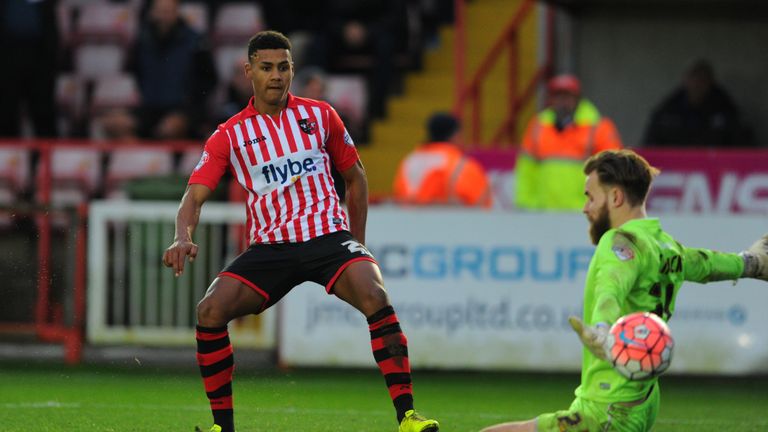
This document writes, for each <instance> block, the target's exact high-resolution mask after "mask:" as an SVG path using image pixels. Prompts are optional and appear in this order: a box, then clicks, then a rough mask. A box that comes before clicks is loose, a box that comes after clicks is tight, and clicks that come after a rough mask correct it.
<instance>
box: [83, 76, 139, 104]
mask: <svg viewBox="0 0 768 432" xmlns="http://www.w3.org/2000/svg"><path fill="white" fill-rule="evenodd" d="M139 99H140V96H139V89H138V85H137V84H136V79H135V78H134V77H133V76H132V75H127V74H115V75H109V76H103V77H100V78H99V79H97V80H96V83H95V85H94V89H93V96H92V98H91V111H92V112H99V111H102V110H104V109H108V108H133V107H136V106H137V105H138V104H139Z"/></svg>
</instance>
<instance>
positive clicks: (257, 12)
mask: <svg viewBox="0 0 768 432" xmlns="http://www.w3.org/2000/svg"><path fill="white" fill-rule="evenodd" d="M264 28H265V25H264V18H263V14H262V11H261V8H260V7H259V5H257V4H254V3H227V4H222V5H221V7H220V9H219V11H218V12H217V13H216V21H215V23H214V25H213V38H214V41H215V42H216V43H217V44H222V43H240V44H242V43H243V41H247V40H248V38H250V37H251V36H253V35H254V34H255V33H257V32H259V31H261V30H264Z"/></svg>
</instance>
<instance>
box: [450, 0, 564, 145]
mask: <svg viewBox="0 0 768 432" xmlns="http://www.w3.org/2000/svg"><path fill="white" fill-rule="evenodd" d="M465 1H466V0H455V3H454V4H455V6H454V7H455V16H456V18H455V26H456V32H455V37H456V40H455V44H454V48H455V59H454V60H455V68H454V73H455V82H456V84H455V85H456V87H455V93H454V95H455V105H454V108H453V111H454V113H455V114H456V115H457V116H458V117H459V118H462V117H463V115H462V114H463V113H464V110H465V107H466V105H467V104H471V108H472V109H471V116H470V121H469V131H470V141H471V142H470V143H469V144H470V146H483V143H482V133H481V132H482V130H483V112H482V102H483V101H482V86H483V83H484V82H485V81H486V79H487V78H488V74H489V73H490V71H491V69H492V68H493V67H494V66H495V65H496V63H497V62H498V61H499V59H500V58H501V57H502V55H503V53H504V49H505V48H508V55H507V60H508V62H509V72H508V75H507V100H508V101H509V103H508V104H507V113H506V115H505V117H504V119H503V121H502V122H501V124H500V125H499V126H498V127H497V128H496V130H495V131H494V133H493V134H492V137H491V140H490V144H491V146H492V147H499V146H501V143H502V141H503V140H504V139H505V138H507V140H508V141H509V142H514V141H515V129H516V125H517V123H518V116H519V113H520V111H521V110H522V108H523V107H524V106H525V104H526V103H528V102H529V101H530V100H531V99H532V98H533V96H534V95H535V93H536V89H537V86H538V84H539V83H540V82H541V81H542V80H543V79H544V78H546V76H547V75H548V74H549V73H550V71H551V69H552V58H553V42H552V41H553V37H552V29H553V23H554V12H553V10H552V8H551V7H550V6H547V9H546V19H545V25H546V29H545V31H544V34H545V39H546V40H545V41H543V43H544V44H545V58H544V61H543V63H542V64H539V65H538V66H537V68H536V70H535V72H534V73H533V75H532V76H531V77H530V79H529V80H528V81H527V83H526V84H525V86H524V87H523V90H522V92H519V93H518V81H519V79H520V76H519V70H520V55H519V44H520V27H521V26H522V24H523V22H524V21H525V19H526V18H528V16H529V15H530V14H531V13H532V12H533V10H534V9H533V8H534V6H535V5H536V3H537V2H536V0H523V1H522V2H521V3H520V6H519V7H518V9H517V11H515V13H514V15H513V16H512V19H511V20H510V22H509V23H508V24H507V25H506V26H505V27H504V30H503V31H502V32H501V34H500V35H499V36H498V38H497V39H496V41H495V42H494V43H493V45H492V47H491V49H490V50H489V51H488V54H486V56H485V57H484V58H483V60H482V62H481V63H480V66H479V67H478V68H477V70H476V71H475V73H474V75H473V76H472V78H471V79H470V80H469V82H467V83H466V84H465V81H464V72H465V68H466V64H465V63H466V57H465V53H466V32H467V28H466V7H465Z"/></svg>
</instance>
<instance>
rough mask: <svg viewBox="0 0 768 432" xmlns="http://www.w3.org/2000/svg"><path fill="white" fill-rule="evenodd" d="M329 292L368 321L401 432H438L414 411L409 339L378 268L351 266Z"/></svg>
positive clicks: (433, 423)
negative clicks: (402, 328)
mask: <svg viewBox="0 0 768 432" xmlns="http://www.w3.org/2000/svg"><path fill="white" fill-rule="evenodd" d="M331 292H332V293H333V294H335V295H336V296H337V297H339V298H340V299H342V300H344V301H345V302H347V303H349V304H350V305H352V306H353V307H355V308H356V309H357V310H359V311H360V312H362V313H363V314H364V315H365V317H366V318H367V320H368V329H369V330H370V333H371V348H372V350H373V357H374V358H375V359H376V363H377V364H378V366H379V369H380V370H381V373H382V374H383V375H384V379H385V381H386V383H387V387H388V389H389V395H390V397H391V398H392V403H393V404H394V406H395V410H396V412H397V421H398V422H399V423H400V430H401V431H403V432H410V431H437V430H438V426H439V425H438V423H437V422H436V421H434V420H428V419H426V418H423V417H421V416H420V415H418V414H417V413H416V412H415V411H414V410H413V390H412V384H411V367H410V363H409V361H408V339H407V338H406V337H405V334H403V332H402V330H401V329H400V323H399V322H398V320H397V315H396V314H395V310H394V308H393V307H392V305H391V304H390V303H389V298H388V296H387V293H386V291H384V283H383V280H382V277H381V272H380V271H379V268H378V266H376V264H374V263H373V262H371V261H367V260H357V261H354V262H352V263H351V264H349V265H348V266H347V267H346V268H345V269H344V270H343V272H342V273H341V275H340V276H339V277H338V279H337V280H336V282H335V284H334V285H333V287H332V289H331Z"/></svg>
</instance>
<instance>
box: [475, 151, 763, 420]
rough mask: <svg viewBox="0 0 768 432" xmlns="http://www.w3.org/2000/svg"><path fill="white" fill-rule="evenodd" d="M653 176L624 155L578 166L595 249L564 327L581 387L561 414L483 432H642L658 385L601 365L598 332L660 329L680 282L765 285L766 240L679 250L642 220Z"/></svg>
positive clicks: (602, 343)
mask: <svg viewBox="0 0 768 432" xmlns="http://www.w3.org/2000/svg"><path fill="white" fill-rule="evenodd" d="M658 172H659V171H658V170H657V169H656V168H654V167H652V166H650V165H649V164H648V162H647V161H646V160H645V159H643V158H642V157H641V156H639V155H637V154H636V153H634V152H633V151H631V150H618V151H616V150H608V151H604V152H602V153H599V154H597V155H595V156H593V157H591V158H590V159H589V160H587V162H586V164H585V165H584V174H586V175H587V180H586V187H585V195H586V204H585V205H584V210H583V211H584V213H585V214H586V215H587V219H588V220H589V223H590V226H589V234H590V236H591V238H592V242H593V243H594V244H596V245H597V249H596V250H595V254H594V256H593V257H592V261H591V263H590V266H589V271H588V273H587V280H586V283H585V288H584V311H583V316H584V319H583V321H582V320H580V319H579V318H576V317H571V318H570V322H571V325H572V326H573V329H574V330H575V331H576V332H577V333H578V335H579V337H580V339H581V341H582V343H583V344H584V346H585V349H584V350H583V354H582V366H581V385H580V386H579V387H578V388H577V389H576V392H575V393H576V399H575V400H574V401H573V403H572V404H571V406H570V408H568V409H567V410H563V411H556V412H554V413H548V414H542V415H540V416H538V417H537V418H535V419H533V420H529V421H524V422H514V423H504V424H499V425H495V426H491V427H488V428H486V429H484V430H483V432H512V431H515V432H522V431H531V432H533V431H538V432H550V431H551V432H555V431H556V432H566V431H567V432H571V431H573V432H577V431H578V432H585V431H589V432H593V431H626V432H630V431H631V432H641V431H648V430H650V429H651V427H652V426H653V424H654V421H655V420H656V414H657V413H658V410H659V384H658V378H653V379H650V380H646V381H630V380H628V379H627V378H624V377H623V376H622V375H619V373H618V372H616V371H615V370H614V369H613V366H612V365H611V363H610V362H609V361H607V360H606V359H607V354H606V341H607V340H608V329H609V328H610V326H611V324H613V323H614V322H615V321H616V320H617V319H618V318H619V317H621V316H623V315H626V314H629V313H631V312H639V311H648V312H654V313H655V314H657V315H659V316H660V317H662V318H663V319H664V320H665V321H666V320H669V318H670V317H671V316H672V314H673V313H674V311H675V297H676V296H677V292H678V290H679V289H680V286H681V285H682V284H683V281H693V282H699V283H706V282H713V281H720V280H732V279H738V278H756V279H762V280H768V235H765V236H763V237H762V238H761V239H760V240H758V241H757V242H756V243H755V244H754V245H752V246H751V247H750V248H749V249H748V250H746V251H743V252H741V253H738V254H735V253H721V252H715V251H712V250H708V249H695V248H687V247H685V246H683V245H681V244H680V243H678V242H677V241H675V239H674V238H672V236H670V235H669V234H667V233H666V232H664V231H663V230H662V228H661V225H660V223H659V221H658V219H654V218H648V217H647V216H646V211H645V200H646V197H647V195H648V190H649V188H650V185H651V181H652V179H653V177H654V176H655V175H656V174H658Z"/></svg>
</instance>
